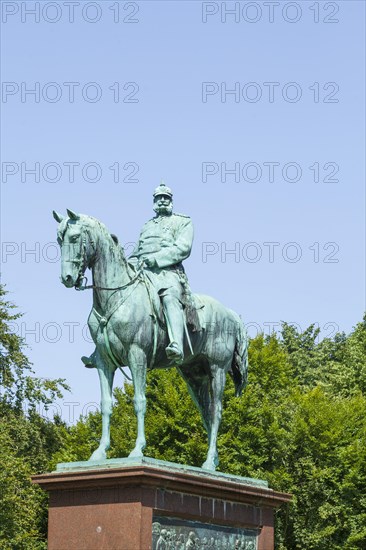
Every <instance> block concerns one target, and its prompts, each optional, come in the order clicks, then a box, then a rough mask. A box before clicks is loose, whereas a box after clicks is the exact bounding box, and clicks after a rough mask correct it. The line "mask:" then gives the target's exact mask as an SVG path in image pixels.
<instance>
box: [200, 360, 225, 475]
mask: <svg viewBox="0 0 366 550" xmlns="http://www.w3.org/2000/svg"><path fill="white" fill-rule="evenodd" d="M211 372H212V379H211V392H210V394H211V395H210V403H209V415H210V425H211V433H210V437H209V446H208V453H207V458H206V460H205V462H204V463H203V464H202V468H204V469H205V470H215V469H216V466H217V465H218V463H219V455H218V452H217V434H218V431H219V427H220V423H221V417H222V397H223V393H224V388H225V381H226V371H225V368H224V367H223V366H219V365H212V366H211Z"/></svg>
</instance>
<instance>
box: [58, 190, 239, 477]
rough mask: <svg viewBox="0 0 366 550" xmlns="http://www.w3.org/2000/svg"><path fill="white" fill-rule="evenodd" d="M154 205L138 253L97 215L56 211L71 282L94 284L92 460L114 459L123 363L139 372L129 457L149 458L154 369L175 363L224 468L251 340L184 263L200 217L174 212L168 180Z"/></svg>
mask: <svg viewBox="0 0 366 550" xmlns="http://www.w3.org/2000/svg"><path fill="white" fill-rule="evenodd" d="M154 211H155V214H156V215H155V216H154V217H153V218H152V219H151V220H149V221H148V222H147V223H146V224H145V225H144V226H143V228H142V231H141V234H140V238H139V241H138V243H137V245H136V247H135V249H134V251H133V253H132V255H131V256H130V257H129V258H126V256H125V253H124V250H123V247H122V246H121V245H120V244H119V242H118V239H117V237H116V236H115V235H111V234H110V233H109V231H108V230H107V228H106V227H105V225H104V224H102V223H101V222H100V221H98V220H97V219H95V218H92V217H91V216H86V215H84V214H77V213H75V212H73V211H72V210H67V217H63V216H61V215H60V214H58V213H57V212H55V211H54V212H53V216H54V218H55V219H56V221H57V222H58V223H59V226H58V232H57V240H58V243H59V245H60V247H61V281H62V283H63V284H64V285H65V286H66V287H67V288H72V287H75V288H76V289H77V290H86V289H91V290H92V291H93V307H92V309H91V312H90V315H89V319H88V326H89V330H90V334H91V336H92V338H93V341H94V343H95V351H94V352H93V353H92V355H91V356H90V357H82V361H83V363H84V364H85V366H86V367H89V368H96V369H97V371H98V374H99V379H100V388H101V413H102V437H101V440H100V443H99V447H98V448H97V449H96V450H95V451H94V452H93V454H92V455H91V457H90V459H89V460H91V461H100V460H103V459H105V458H106V451H107V450H108V449H109V446H110V417H111V414H112V390H113V379H114V374H115V372H116V370H117V369H118V368H121V369H122V368H123V367H129V369H130V371H131V376H132V382H133V386H134V408H135V413H136V416H137V439H136V442H135V447H134V449H133V450H132V452H131V453H130V455H129V456H130V457H142V456H143V450H144V447H145V445H146V440H145V412H146V374H147V371H148V370H149V369H167V368H172V367H175V368H177V370H178V372H179V374H180V375H181V376H182V377H183V378H184V380H185V382H186V384H187V387H188V390H189V393H190V395H191V397H192V399H193V401H194V403H195V405H196V406H197V408H198V410H199V412H200V414H201V417H202V420H203V424H204V426H205V429H206V431H207V434H208V453H207V457H206V460H205V462H204V464H203V465H202V468H204V469H207V470H215V469H216V466H217V465H218V462H219V460H218V452H217V434H218V429H219V425H220V422H221V416H222V398H223V391H224V387H225V381H226V374H227V373H229V375H230V376H231V377H232V379H233V381H234V385H235V393H236V395H237V396H240V395H241V392H242V390H243V389H244V387H245V386H246V382H247V371H248V337H247V334H246V331H245V329H244V326H243V324H242V322H241V320H240V318H239V316H238V315H237V314H236V313H235V312H234V311H232V310H230V309H227V308H226V307H224V306H223V305H222V304H220V303H219V302H218V301H216V300H214V299H213V298H210V297H209V296H204V295H198V294H192V292H191V290H190V286H189V284H188V279H187V276H186V274H185V271H184V267H183V264H182V262H183V261H184V260H185V259H187V258H188V257H189V255H190V253H191V249H192V242H193V225H192V221H191V219H190V218H189V217H188V216H184V215H182V214H175V213H173V194H172V191H171V189H170V188H169V187H167V186H165V185H164V184H163V183H162V184H161V185H159V186H158V187H157V189H156V190H155V192H154ZM87 268H88V269H90V270H91V272H92V284H91V285H87V279H86V277H85V271H86V269H87Z"/></svg>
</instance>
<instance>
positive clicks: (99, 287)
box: [75, 267, 142, 290]
mask: <svg viewBox="0 0 366 550" xmlns="http://www.w3.org/2000/svg"><path fill="white" fill-rule="evenodd" d="M141 272H142V267H141V268H140V269H139V270H138V272H137V273H136V275H135V276H134V277H133V278H132V279H131V280H130V281H128V283H126V284H125V285H122V286H116V287H115V288H109V287H106V286H96V285H87V284H85V285H84V286H76V287H75V290H90V289H93V290H123V289H124V288H127V287H128V286H130V285H132V284H133V283H134V282H135V281H137V279H138V278H139V277H140V274H141ZM81 280H82V281H84V280H85V281H86V282H88V278H87V277H83V278H82V279H81Z"/></svg>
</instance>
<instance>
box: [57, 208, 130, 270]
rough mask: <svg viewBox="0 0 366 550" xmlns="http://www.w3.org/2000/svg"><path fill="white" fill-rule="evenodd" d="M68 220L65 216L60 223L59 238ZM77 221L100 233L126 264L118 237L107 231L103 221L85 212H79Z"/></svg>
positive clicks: (119, 258) (63, 232)
mask: <svg viewBox="0 0 366 550" xmlns="http://www.w3.org/2000/svg"><path fill="white" fill-rule="evenodd" d="M69 221H70V218H66V219H65V220H63V221H62V223H61V224H60V228H59V233H60V237H61V238H63V235H64V234H65V231H66V229H67V225H68V222H69ZM79 223H80V224H81V225H84V226H86V227H88V229H90V230H91V231H96V232H97V233H98V234H99V235H101V236H102V238H104V239H105V240H106V241H107V242H108V244H109V246H110V247H111V248H113V249H114V250H115V251H116V252H117V254H118V260H119V261H121V262H122V263H123V264H127V259H126V255H125V250H124V248H123V246H122V245H121V244H120V243H119V242H118V239H117V237H116V236H115V235H113V236H112V234H111V233H110V231H108V229H107V227H106V226H105V224H104V223H103V222H101V221H100V220H98V219H97V218H94V217H93V216H89V215H87V214H79Z"/></svg>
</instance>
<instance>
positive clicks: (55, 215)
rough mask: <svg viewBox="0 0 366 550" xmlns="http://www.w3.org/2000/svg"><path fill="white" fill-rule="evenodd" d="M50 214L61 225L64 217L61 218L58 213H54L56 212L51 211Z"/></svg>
mask: <svg viewBox="0 0 366 550" xmlns="http://www.w3.org/2000/svg"><path fill="white" fill-rule="evenodd" d="M52 214H53V217H54V218H55V220H56V221H57V222H58V223H61V222H62V220H63V219H64V217H63V216H61V214H59V213H58V212H56V210H53V211H52Z"/></svg>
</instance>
